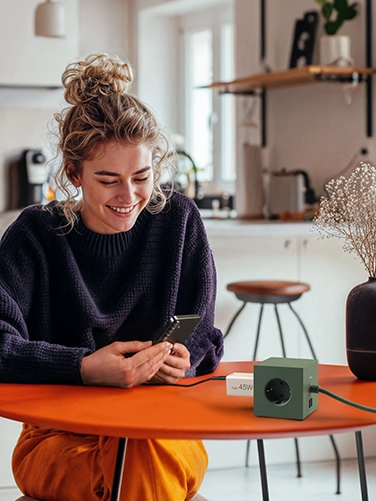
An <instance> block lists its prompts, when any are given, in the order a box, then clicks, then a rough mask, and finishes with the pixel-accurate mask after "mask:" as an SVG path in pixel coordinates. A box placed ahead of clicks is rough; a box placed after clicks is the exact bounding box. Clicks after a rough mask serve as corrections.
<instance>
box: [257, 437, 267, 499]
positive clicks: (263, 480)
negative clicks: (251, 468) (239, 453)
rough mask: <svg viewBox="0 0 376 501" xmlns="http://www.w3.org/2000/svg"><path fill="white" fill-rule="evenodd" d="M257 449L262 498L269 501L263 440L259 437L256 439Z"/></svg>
mask: <svg viewBox="0 0 376 501" xmlns="http://www.w3.org/2000/svg"><path fill="white" fill-rule="evenodd" d="M257 449H258V456H259V468H260V476H261V488H262V499H263V501H269V489H268V477H267V475H266V462H265V451H264V442H263V440H261V439H258V440H257Z"/></svg>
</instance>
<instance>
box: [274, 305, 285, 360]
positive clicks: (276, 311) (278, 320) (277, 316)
mask: <svg viewBox="0 0 376 501" xmlns="http://www.w3.org/2000/svg"><path fill="white" fill-rule="evenodd" d="M274 312H275V316H276V319H277V324H278V330H279V337H280V338H281V346H282V353H283V356H284V358H286V350H285V343H284V341H283V333H282V326H281V321H280V319H279V315H278V308H277V305H276V304H275V305H274Z"/></svg>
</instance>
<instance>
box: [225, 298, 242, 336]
mask: <svg viewBox="0 0 376 501" xmlns="http://www.w3.org/2000/svg"><path fill="white" fill-rule="evenodd" d="M246 304H247V303H246V301H244V303H243V304H242V305H241V307H240V308H239V310H238V311H237V312H236V313H235V315H234V316H233V318H232V320H231V322H230V324H229V326H228V327H227V331H226V334H225V335H224V336H223V337H226V336H228V334H229V332H230V330H231V328H232V326H233V325H234V322H235V320H236V319H237V318H238V316H239V315H240V313H241V312H242V311H243V310H244V308H245V305H246Z"/></svg>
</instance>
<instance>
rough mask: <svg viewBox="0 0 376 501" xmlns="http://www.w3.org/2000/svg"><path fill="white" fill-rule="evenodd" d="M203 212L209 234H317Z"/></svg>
mask: <svg viewBox="0 0 376 501" xmlns="http://www.w3.org/2000/svg"><path fill="white" fill-rule="evenodd" d="M20 212H21V211H20V210H14V211H6V212H2V213H1V214H0V235H2V234H3V233H4V231H5V230H6V228H7V227H8V226H9V225H10V224H11V223H12V222H13V221H14V220H15V219H16V218H17V216H18V215H19V214H20ZM210 212H211V211H210ZM205 215H206V214H203V221H204V224H205V228H206V230H207V232H208V235H210V236H255V237H258V236H287V237H288V236H291V237H292V236H310V235H311V236H314V235H315V234H316V235H317V232H316V230H315V229H314V228H313V224H312V222H311V221H269V220H266V219H260V220H242V219H232V218H226V219H224V218H219V219H215V218H207V217H205Z"/></svg>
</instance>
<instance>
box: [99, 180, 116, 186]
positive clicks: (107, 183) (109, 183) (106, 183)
mask: <svg viewBox="0 0 376 501" xmlns="http://www.w3.org/2000/svg"><path fill="white" fill-rule="evenodd" d="M100 183H101V184H104V185H105V186H109V185H111V184H115V183H116V181H100Z"/></svg>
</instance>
